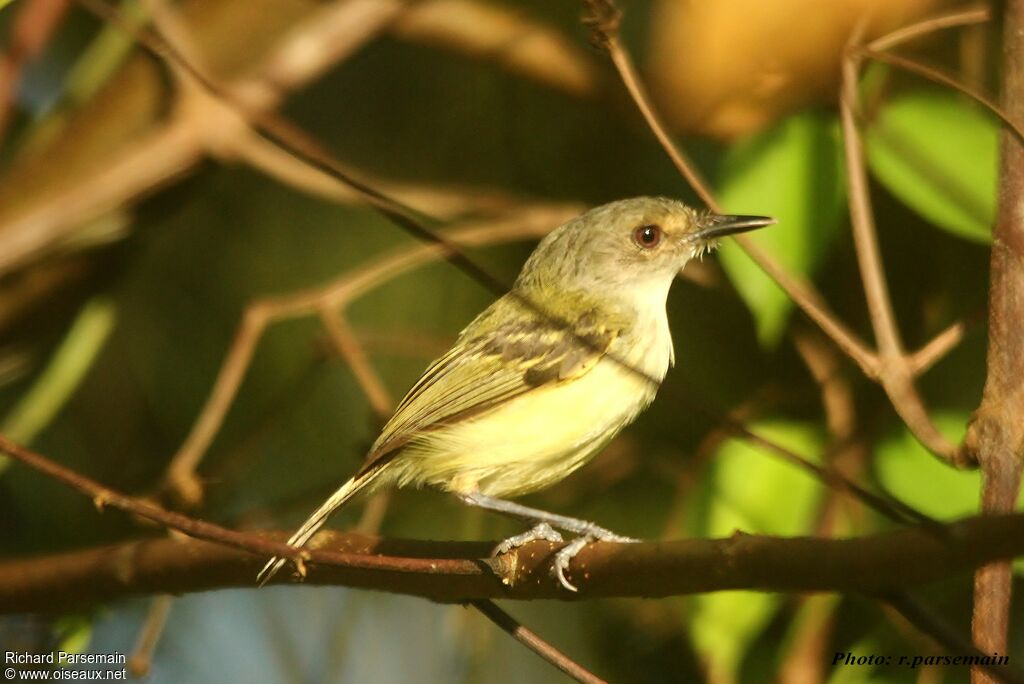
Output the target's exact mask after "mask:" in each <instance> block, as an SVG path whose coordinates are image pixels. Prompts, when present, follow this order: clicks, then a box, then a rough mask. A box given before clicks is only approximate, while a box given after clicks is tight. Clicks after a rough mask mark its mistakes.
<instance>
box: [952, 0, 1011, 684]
mask: <svg viewBox="0 0 1024 684" xmlns="http://www.w3.org/2000/svg"><path fill="white" fill-rule="evenodd" d="M1002 78H1003V84H1002V90H1003V93H1002V98H1003V102H1002V105H1003V110H1004V111H1005V112H1006V114H1007V116H1009V117H1012V118H1013V119H1014V121H1016V122H1018V124H1019V123H1020V122H1021V121H1022V120H1024V0H1010V1H1009V2H1008V3H1006V17H1005V21H1004V36H1003V75H1002ZM1001 156H1002V159H1001V168H1000V173H999V208H998V213H997V215H996V224H995V228H994V230H993V235H992V238H993V239H992V257H991V276H990V278H991V281H990V286H989V317H988V318H989V331H988V359H987V368H988V375H987V377H986V379H985V389H984V392H983V394H982V399H981V405H980V406H979V407H978V410H977V411H975V413H974V417H973V419H972V420H971V424H970V426H969V428H968V432H967V437H966V439H965V441H964V448H965V450H966V451H968V452H969V453H970V454H971V455H973V456H975V457H976V458H977V460H978V462H979V464H980V466H981V473H982V500H981V508H982V511H984V512H985V513H988V514H993V515H997V514H1000V513H1004V512H1006V511H1012V510H1013V509H1014V507H1015V506H1016V504H1017V496H1018V492H1019V491H1020V481H1021V470H1022V466H1024V384H1022V381H1021V379H1022V378H1024V343H1022V341H1021V330H1022V329H1024V144H1022V143H1021V140H1020V138H1019V137H1018V136H1016V135H1014V133H1012V132H1011V131H1009V130H1004V132H1003V138H1002V149H1001ZM1011 587H1012V576H1011V570H1010V565H1009V563H996V564H992V565H988V566H986V567H984V568H982V569H981V570H979V571H978V573H977V575H976V576H975V579H974V618H973V624H972V630H973V633H974V641H975V643H976V644H977V646H978V648H979V649H981V650H983V651H1000V652H1005V651H1006V645H1007V632H1008V630H1009V624H1010V603H1011ZM972 681H973V682H975V684H980V683H987V682H994V681H996V680H995V679H993V678H991V677H990V676H989V675H988V674H987V673H984V672H981V671H979V670H975V671H974V672H972Z"/></svg>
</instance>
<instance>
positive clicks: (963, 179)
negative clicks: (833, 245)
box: [867, 90, 999, 242]
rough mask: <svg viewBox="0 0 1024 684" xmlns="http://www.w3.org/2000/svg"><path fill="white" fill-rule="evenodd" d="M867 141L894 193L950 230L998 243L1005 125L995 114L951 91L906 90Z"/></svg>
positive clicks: (873, 161) (881, 175) (874, 166)
mask: <svg viewBox="0 0 1024 684" xmlns="http://www.w3.org/2000/svg"><path fill="white" fill-rule="evenodd" d="M936 140H941V141H942V144H939V145H937V144H935V141H936ZM867 144H868V160H869V163H870V164H871V170H872V171H873V172H874V173H875V174H876V175H877V176H878V179H879V180H880V181H881V182H882V183H884V184H885V186H886V187H887V188H888V189H889V190H890V191H891V192H892V193H893V194H894V195H896V196H897V197H899V198H900V199H901V200H903V201H904V202H906V203H907V204H908V205H909V206H910V207H912V208H913V209H914V210H915V211H917V212H919V213H920V214H921V215H922V216H924V217H925V218H927V219H929V220H930V221H933V222H934V223H935V225H936V226H938V227H939V228H942V229H943V230H948V231H950V232H951V233H954V234H956V235H959V236H961V237H965V238H968V239H971V240H977V241H979V242H991V240H992V220H993V218H994V217H995V213H996V192H995V190H996V173H997V171H998V151H999V123H998V121H997V120H996V119H995V118H994V117H993V116H992V114H991V113H990V112H985V111H983V110H982V109H981V108H980V107H979V106H978V105H975V104H974V103H972V102H969V101H967V100H966V99H965V98H963V97H962V96H959V95H957V94H953V93H948V92H945V91H932V90H916V91H912V92H908V93H902V94H900V95H898V96H896V97H893V98H891V99H890V100H888V101H887V102H886V103H885V104H884V105H883V106H882V109H881V112H880V113H879V116H878V119H877V121H875V123H874V125H873V126H872V127H871V131H870V134H869V135H868V137H867Z"/></svg>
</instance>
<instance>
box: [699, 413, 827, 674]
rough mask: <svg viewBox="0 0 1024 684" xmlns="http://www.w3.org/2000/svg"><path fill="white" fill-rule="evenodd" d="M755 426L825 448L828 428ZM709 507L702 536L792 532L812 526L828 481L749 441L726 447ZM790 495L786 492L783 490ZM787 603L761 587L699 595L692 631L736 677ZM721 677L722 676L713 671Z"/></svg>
mask: <svg viewBox="0 0 1024 684" xmlns="http://www.w3.org/2000/svg"><path fill="white" fill-rule="evenodd" d="M751 430H752V431H753V432H755V433H757V434H760V435H763V436H764V437H766V438H769V439H771V440H772V441H775V442H778V443H780V444H782V445H784V446H787V447H789V448H790V449H793V450H794V451H796V452H798V453H801V454H804V455H808V456H810V457H811V458H812V460H815V459H814V457H813V456H811V455H813V454H817V453H819V452H820V450H821V444H822V439H821V435H820V432H818V430H817V429H816V428H814V427H812V426H810V425H807V424H804V423H796V422H783V421H777V422H764V423H760V424H757V425H753V426H751ZM713 463H714V469H713V471H712V472H711V474H710V477H711V481H710V482H709V483H708V484H707V487H708V488H710V490H711V491H710V492H709V493H708V498H707V510H706V511H704V515H703V516H702V517H703V520H704V529H702V530H697V533H698V534H699V535H701V536H717V537H722V536H728V535H731V534H732V533H733V532H735V531H736V530H742V531H744V532H750V533H765V534H778V535H784V536H792V535H799V534H807V533H809V532H810V531H811V525H812V524H813V521H814V515H813V513H814V511H815V510H816V507H817V506H818V503H819V501H820V498H821V496H822V494H823V491H824V490H823V488H822V486H821V485H820V484H819V483H818V482H817V481H816V480H814V479H813V478H812V477H811V476H810V475H808V473H806V472H805V471H803V470H800V469H798V468H795V467H793V465H791V464H789V463H786V462H784V461H782V460H780V459H779V458H777V457H775V456H774V455H773V454H771V453H770V452H767V451H765V450H764V449H762V448H759V447H757V446H753V445H751V444H749V443H747V442H745V441H741V440H729V441H727V442H724V443H723V444H722V446H721V447H719V450H718V452H717V453H716V454H715V457H714V459H713ZM783 493H784V494H783ZM779 605H780V602H779V597H778V596H776V595H773V594H763V593H757V592H740V591H727V592H718V593H714V594H702V595H700V596H697V597H695V598H694V600H693V604H692V611H691V614H690V615H691V631H692V634H693V638H694V642H695V644H696V645H697V648H698V650H699V651H700V652H701V653H702V654H705V655H706V656H707V657H708V658H709V659H710V661H711V666H712V670H713V673H715V674H716V676H717V675H719V674H720V675H722V676H724V678H725V680H726V681H728V680H730V679H731V678H733V677H734V675H735V674H736V673H738V672H739V668H740V664H741V662H742V659H743V656H744V655H745V654H746V651H747V648H748V647H749V646H750V644H751V643H752V642H753V641H754V639H755V638H756V637H757V635H758V634H759V633H760V632H761V631H762V630H763V629H764V628H765V627H766V626H767V624H768V623H769V621H770V620H771V619H772V616H773V615H774V614H775V612H776V610H777V609H778V607H779ZM713 678H714V677H713Z"/></svg>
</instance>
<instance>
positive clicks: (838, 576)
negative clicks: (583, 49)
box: [0, 514, 1024, 652]
mask: <svg viewBox="0 0 1024 684" xmlns="http://www.w3.org/2000/svg"><path fill="white" fill-rule="evenodd" d="M207 524H208V523H207ZM943 530H944V532H945V534H943V535H941V536H937V535H936V534H935V533H934V531H933V530H932V529H930V528H926V527H923V526H921V527H910V528H903V529H899V530H897V531H893V532H887V533H883V534H879V535H874V536H869V537H861V538H856V539H816V538H779V537H768V536H754V535H745V534H735V535H733V536H732V537H729V538H726V539H710V540H709V539H692V540H681V541H667V542H644V543H638V544H611V543H596V544H591V545H590V546H588V547H587V548H586V549H584V550H583V551H582V552H580V555H579V556H578V557H577V559H576V560H575V561H574V562H573V567H572V568H571V573H570V574H571V575H572V581H573V583H574V584H576V585H577V586H579V588H580V591H579V593H574V594H570V593H569V592H566V591H564V590H563V589H561V588H560V586H559V584H558V582H557V581H555V580H554V579H552V576H551V573H550V570H551V560H552V555H553V551H554V550H555V549H556V548H557V545H555V544H550V543H548V542H533V543H531V544H528V545H526V546H523V547H521V548H520V549H517V550H515V551H513V552H511V553H509V554H506V555H504V556H501V557H500V558H489V557H488V554H489V552H490V550H491V549H492V548H494V545H495V542H430V541H411V540H398V539H384V538H380V537H374V536H367V535H361V534H355V533H347V534H346V533H339V532H324V533H321V534H320V535H317V537H316V538H315V539H314V546H313V548H311V549H310V550H309V551H308V556H309V560H308V561H307V562H305V563H304V564H303V566H304V568H305V571H306V576H305V578H304V582H305V583H306V584H310V585H340V586H348V587H357V588H362V589H375V590H381V591H389V592H396V593H402V594H410V595H414V596H422V597H425V598H429V599H433V600H435V601H442V602H464V601H473V600H476V599H491V598H502V599H564V600H578V599H580V598H584V599H585V598H594V597H612V596H615V597H664V596H674V595H680V594H693V593H702V592H707V591H719V590H725V589H757V590H762V591H801V592H803V591H839V592H844V593H861V594H866V595H873V596H878V595H887V594H890V593H893V592H896V591H898V590H902V589H909V588H916V587H919V586H920V585H921V584H923V583H926V582H931V581H933V580H937V579H940V578H943V577H948V576H950V575H952V574H955V573H957V572H961V571H964V570H968V569H970V568H972V567H975V566H977V565H978V564H980V563H984V562H988V561H990V560H992V559H996V558H1009V557H1011V556H1013V555H1017V554H1024V514H1017V515H1007V516H982V517H977V518H969V519H966V520H963V521H959V522H956V523H952V524H950V525H948V526H945V527H944V528H943ZM235 534H236V535H237V539H239V540H242V541H243V544H244V543H245V540H251V542H252V547H253V549H251V550H246V549H244V548H229V547H227V546H224V545H222V544H218V543H211V542H207V541H202V540H199V539H192V538H172V537H166V536H165V537H159V538H154V539H146V540H142V541H133V542H126V543H122V544H117V545H113V546H101V547H97V548H91V549H84V550H80V551H72V552H68V553H62V554H57V555H50V556H42V557H38V558H27V559H20V560H11V561H7V562H5V563H0V613H19V612H33V613H66V612H67V611H69V610H72V609H76V608H82V607H86V606H89V605H93V604H97V603H102V602H105V601H110V600H113V599H119V598H123V597H127V596H134V595H140V594H160V593H170V594H182V593H191V592H199V591H209V590H212V589H225V588H253V589H255V588H256V584H255V578H256V572H257V571H258V570H259V568H260V567H261V566H262V565H263V563H264V562H265V561H266V558H265V557H264V556H262V555H257V554H256V553H253V551H254V550H255V547H262V546H274V547H276V546H281V545H282V544H283V541H284V540H285V539H286V538H287V537H288V534H287V533H286V532H275V533H267V534H255V533H252V534H244V533H238V532H236V533H235ZM273 581H274V582H275V583H279V584H289V583H292V582H293V581H294V579H293V578H291V577H289V576H288V574H287V573H281V574H280V575H278V577H277V578H275V580H273ZM1001 652H1005V651H1001Z"/></svg>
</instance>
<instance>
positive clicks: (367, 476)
mask: <svg viewBox="0 0 1024 684" xmlns="http://www.w3.org/2000/svg"><path fill="white" fill-rule="evenodd" d="M380 471H381V469H380V468H375V469H373V470H369V471H367V472H364V473H360V474H359V475H356V476H355V477H353V478H352V479H351V480H349V481H348V482H346V483H345V484H343V485H341V487H339V488H338V490H337V491H336V492H334V494H331V496H330V497H329V498H328V499H327V500H326V501H324V502H323V503H322V504H320V508H318V509H316V511H315V512H314V513H313V515H311V516H309V518H308V519H307V520H306V522H304V523H302V527H300V528H299V529H298V530H296V531H295V534H293V535H292V536H291V538H290V539H289V540H288V545H289V546H292V547H295V548H296V549H300V548H302V547H303V546H305V544H306V542H308V541H309V540H310V539H311V538H312V536H313V535H314V534H316V533H317V531H318V530H319V529H320V528H321V527H323V525H324V523H325V522H327V519H328V518H329V517H331V514H332V513H334V511H336V510H338V509H339V508H341V507H342V506H344V505H345V503H347V502H348V500H349V499H351V498H352V497H353V496H355V495H356V494H358V493H359V492H360V491H362V489H363V488H364V487H366V485H368V484H370V482H372V481H373V480H374V479H375V478H376V477H377V475H378V474H380ZM287 562H288V559H287V558H281V557H279V556H275V557H273V558H271V559H270V560H269V561H267V564H266V565H264V566H263V569H262V570H260V573H259V574H258V575H257V576H256V581H257V582H259V586H261V587H262V586H263V585H264V584H266V583H267V582H269V581H270V580H271V578H272V577H273V576H274V575H276V574H277V573H278V571H279V570H280V569H281V568H283V567H284V565H285V563H287Z"/></svg>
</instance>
